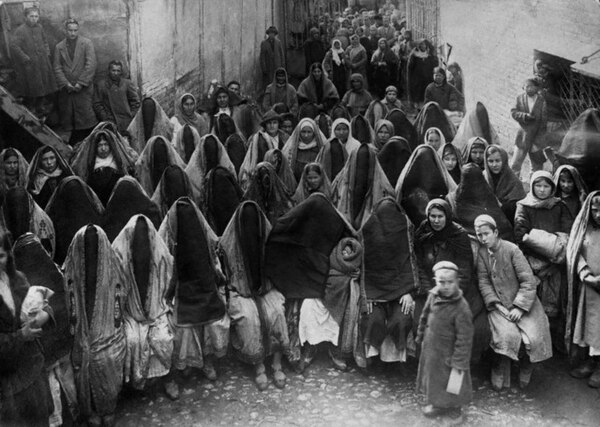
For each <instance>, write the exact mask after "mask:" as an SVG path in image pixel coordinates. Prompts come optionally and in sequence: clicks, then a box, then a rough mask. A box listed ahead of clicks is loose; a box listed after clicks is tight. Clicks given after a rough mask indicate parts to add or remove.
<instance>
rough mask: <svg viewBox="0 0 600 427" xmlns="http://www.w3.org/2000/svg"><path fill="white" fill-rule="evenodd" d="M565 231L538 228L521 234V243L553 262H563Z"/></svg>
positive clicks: (567, 238)
mask: <svg viewBox="0 0 600 427" xmlns="http://www.w3.org/2000/svg"><path fill="white" fill-rule="evenodd" d="M568 240H569V235H568V234H567V233H561V232H558V233H549V232H547V231H545V230H540V229H538V228H534V229H532V230H531V231H530V232H529V233H528V234H526V235H524V236H523V244H524V245H525V246H527V247H528V248H529V249H531V250H532V251H534V252H535V253H536V254H538V255H541V256H543V257H545V258H547V259H549V260H550V262H552V263H553V264H563V263H564V262H565V257H566V249H567V241H568Z"/></svg>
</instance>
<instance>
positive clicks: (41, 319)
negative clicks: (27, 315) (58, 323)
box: [32, 310, 50, 328]
mask: <svg viewBox="0 0 600 427" xmlns="http://www.w3.org/2000/svg"><path fill="white" fill-rule="evenodd" d="M49 319H50V315H49V314H48V313H47V312H45V311H44V310H40V311H38V312H37V314H36V315H35V317H34V318H33V321H32V324H33V325H34V326H35V327H37V328H41V327H42V326H44V325H45V324H46V322H48V320H49Z"/></svg>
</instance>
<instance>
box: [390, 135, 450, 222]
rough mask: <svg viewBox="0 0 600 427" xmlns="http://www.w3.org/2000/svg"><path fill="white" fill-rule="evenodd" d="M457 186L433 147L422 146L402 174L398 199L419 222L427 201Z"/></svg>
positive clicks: (423, 215)
mask: <svg viewBox="0 0 600 427" xmlns="http://www.w3.org/2000/svg"><path fill="white" fill-rule="evenodd" d="M455 189H456V184H455V183H454V180H453V179H452V177H451V176H450V174H449V173H448V171H447V170H446V167H445V166H444V164H443V163H442V160H441V159H440V158H439V156H438V155H437V153H436V152H435V150H434V149H433V147H430V146H429V145H419V146H418V147H417V148H416V149H415V151H413V152H412V154H411V155H410V158H409V159H408V162H407V163H406V166H404V169H403V170H402V172H401V173H400V177H399V178H398V182H397V183H396V200H397V201H398V202H399V203H400V205H401V206H402V207H403V208H404V210H405V211H406V214H407V215H408V217H409V218H410V220H411V221H412V222H413V224H420V223H421V222H423V220H424V219H425V217H426V215H425V208H426V207H427V203H429V201H430V200H432V199H436V198H440V197H445V196H446V194H448V192H450V191H453V190H455Z"/></svg>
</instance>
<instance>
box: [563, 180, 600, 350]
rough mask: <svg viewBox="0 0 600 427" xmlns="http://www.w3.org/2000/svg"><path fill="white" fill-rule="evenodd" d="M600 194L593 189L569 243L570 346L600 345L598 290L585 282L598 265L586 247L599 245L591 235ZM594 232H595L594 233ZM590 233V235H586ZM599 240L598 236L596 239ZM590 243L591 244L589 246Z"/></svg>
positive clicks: (595, 346) (572, 230) (567, 340)
mask: <svg viewBox="0 0 600 427" xmlns="http://www.w3.org/2000/svg"><path fill="white" fill-rule="evenodd" d="M598 196H600V191H593V192H591V193H590V194H589V195H588V197H587V199H586V200H585V202H584V204H583V206H582V207H581V210H580V211H579V214H577V218H575V222H574V223H573V228H571V234H570V238H569V242H568V244H567V278H568V290H567V307H566V316H565V317H566V328H565V345H566V348H567V349H568V348H570V346H571V343H574V344H577V345H579V346H581V347H592V348H594V349H595V350H597V349H598V348H600V334H598V320H597V319H598V318H597V311H598V306H599V304H600V302H599V297H598V292H597V290H595V289H593V288H592V287H591V286H589V285H587V284H585V283H582V282H581V278H580V277H581V274H582V273H584V271H585V270H586V269H587V270H588V272H589V273H591V274H593V273H594V272H595V271H597V269H598V267H597V266H595V265H594V260H593V259H591V258H589V256H588V258H589V259H585V258H584V257H583V255H584V253H585V252H586V249H587V250H588V251H589V249H588V248H590V246H591V247H593V246H594V245H598V242H597V241H592V240H591V239H590V235H589V234H588V232H590V234H591V235H594V234H595V235H596V236H597V235H598V234H597V233H594V231H596V230H597V226H596V225H595V224H594V223H593V221H594V220H593V219H592V218H591V217H590V211H591V207H592V200H593V199H594V197H598ZM590 223H591V225H590ZM592 233H594V234H592ZM586 235H587V236H586ZM594 240H595V239H594ZM586 246H587V248H586Z"/></svg>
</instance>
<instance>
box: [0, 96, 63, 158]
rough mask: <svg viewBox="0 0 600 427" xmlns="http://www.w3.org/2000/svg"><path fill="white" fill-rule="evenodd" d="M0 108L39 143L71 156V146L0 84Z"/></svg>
mask: <svg viewBox="0 0 600 427" xmlns="http://www.w3.org/2000/svg"><path fill="white" fill-rule="evenodd" d="M0 108H1V109H2V111H4V112H5V113H6V114H8V115H9V116H10V117H11V118H12V119H13V120H14V121H15V122H17V123H18V124H19V126H21V127H22V128H23V129H25V130H26V131H27V132H28V133H29V134H30V135H31V136H33V137H34V138H36V139H37V140H38V141H39V142H40V143H41V144H44V145H49V146H51V147H53V148H55V149H56V150H57V151H58V152H59V153H60V155H61V156H63V157H64V158H65V159H68V158H69V157H71V152H72V151H73V149H72V148H71V146H70V145H68V144H66V143H65V142H64V141H63V140H62V139H61V137H60V136H58V135H57V134H56V133H54V131H53V130H52V129H50V128H49V127H48V126H46V125H45V124H43V123H42V122H40V119H38V118H37V116H36V115H34V114H33V113H32V112H31V111H29V110H28V109H27V108H26V107H25V106H24V105H23V104H19V103H18V102H17V101H16V99H15V97H14V96H12V95H11V94H10V93H9V92H8V91H7V90H6V89H5V88H4V87H3V86H2V85H0Z"/></svg>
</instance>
